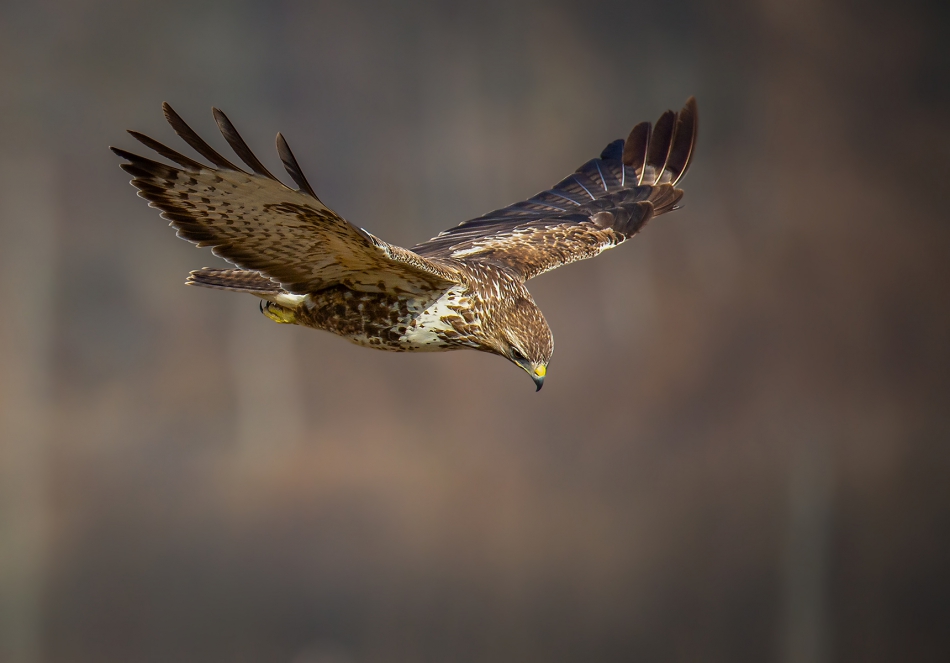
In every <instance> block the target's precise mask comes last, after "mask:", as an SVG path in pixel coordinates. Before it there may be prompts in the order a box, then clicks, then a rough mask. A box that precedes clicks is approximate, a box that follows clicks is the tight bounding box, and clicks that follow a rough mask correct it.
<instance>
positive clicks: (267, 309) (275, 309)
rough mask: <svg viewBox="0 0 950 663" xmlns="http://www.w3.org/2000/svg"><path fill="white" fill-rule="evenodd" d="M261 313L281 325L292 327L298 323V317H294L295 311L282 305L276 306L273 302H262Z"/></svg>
mask: <svg viewBox="0 0 950 663" xmlns="http://www.w3.org/2000/svg"><path fill="white" fill-rule="evenodd" d="M261 313H263V314H264V315H266V316H267V317H268V318H270V319H271V320H273V321H274V322H276V323H278V324H281V325H292V324H295V323H296V322H297V316H296V315H294V311H293V309H289V308H286V307H284V306H281V305H280V304H274V303H273V302H265V301H264V300H261Z"/></svg>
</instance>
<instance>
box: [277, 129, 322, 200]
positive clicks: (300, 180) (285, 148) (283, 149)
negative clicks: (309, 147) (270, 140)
mask: <svg viewBox="0 0 950 663" xmlns="http://www.w3.org/2000/svg"><path fill="white" fill-rule="evenodd" d="M277 154H279V155H280V160H281V161H282V162H283V163H284V168H286V169H287V172H288V173H289V174H290V176H291V177H292V178H293V180H294V182H296V183H297V186H298V187H300V190H301V191H303V192H305V193H308V194H310V195H311V196H313V197H314V198H317V194H316V193H314V191H313V187H312V186H310V182H308V181H307V178H306V177H305V176H304V174H303V171H302V170H301V169H300V164H298V163H297V159H296V158H294V153H293V152H291V151H290V145H288V144H287V140H286V139H285V138H284V136H283V134H281V133H279V132H278V134H277ZM317 200H320V199H319V198H317Z"/></svg>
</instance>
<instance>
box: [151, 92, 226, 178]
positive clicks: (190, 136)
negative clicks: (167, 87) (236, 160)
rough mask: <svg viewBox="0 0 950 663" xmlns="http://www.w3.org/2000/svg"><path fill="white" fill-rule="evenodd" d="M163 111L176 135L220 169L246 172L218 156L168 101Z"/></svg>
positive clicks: (164, 102) (163, 104)
mask: <svg viewBox="0 0 950 663" xmlns="http://www.w3.org/2000/svg"><path fill="white" fill-rule="evenodd" d="M162 111H163V112H164V113H165V119H166V120H167V121H168V123H169V124H170V125H171V126H172V129H174V130H175V133H176V134H178V135H179V136H180V137H181V139H182V140H183V141H185V142H186V143H188V144H189V145H191V147H192V148H193V149H194V150H195V152H197V153H198V154H200V155H201V156H203V157H204V158H205V159H207V160H208V161H210V162H211V163H213V164H214V165H215V166H217V167H218V168H225V169H227V170H233V171H236V172H239V173H243V172H244V171H243V170H241V169H240V168H238V167H237V166H235V165H234V164H233V163H231V162H230V161H228V160H227V159H225V158H224V157H223V156H221V155H220V154H218V152H217V151H216V150H215V149H214V148H213V147H211V146H210V145H208V143H206V142H205V141H204V140H203V139H202V138H201V136H199V135H198V134H196V133H195V131H194V129H192V128H191V127H189V126H188V125H187V124H186V123H185V121H184V120H183V119H181V116H180V115H179V114H178V113H176V112H175V109H174V108H172V107H171V105H169V103H168V102H167V101H163V102H162Z"/></svg>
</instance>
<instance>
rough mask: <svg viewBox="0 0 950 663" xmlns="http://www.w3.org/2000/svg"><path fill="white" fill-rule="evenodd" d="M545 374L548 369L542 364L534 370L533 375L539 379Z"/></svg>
mask: <svg viewBox="0 0 950 663" xmlns="http://www.w3.org/2000/svg"><path fill="white" fill-rule="evenodd" d="M547 372H548V367H547V366H545V365H544V364H542V365H540V366H538V367H537V368H536V369H534V374H535V375H537V376H538V377H539V378H543V377H544V374H545V373H547Z"/></svg>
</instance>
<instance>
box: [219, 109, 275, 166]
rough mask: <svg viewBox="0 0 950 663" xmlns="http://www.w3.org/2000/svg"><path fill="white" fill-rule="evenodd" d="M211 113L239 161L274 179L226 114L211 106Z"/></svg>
mask: <svg viewBox="0 0 950 663" xmlns="http://www.w3.org/2000/svg"><path fill="white" fill-rule="evenodd" d="M211 114H212V115H214V121H215V122H217V123H218V129H220V130H221V135H222V136H224V139H225V140H226V141H228V145H230V146H231V149H232V150H234V153H235V154H237V155H238V156H239V157H240V158H241V161H243V162H244V163H246V164H247V165H248V167H249V168H250V169H251V170H253V171H254V172H255V173H257V174H258V175H263V176H264V177H269V178H270V179H272V180H275V181H276V180H277V178H276V177H274V176H273V175H271V173H270V171H269V170H267V168H265V167H264V164H262V163H261V161H260V159H258V158H257V157H256V156H255V155H254V153H253V152H252V151H251V148H249V147H248V146H247V143H246V142H244V139H243V138H241V134H239V133H238V132H237V129H235V128H234V125H233V124H232V123H231V120H229V119H228V116H227V115H225V114H224V113H223V112H222V111H220V110H219V109H217V108H212V109H211Z"/></svg>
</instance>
